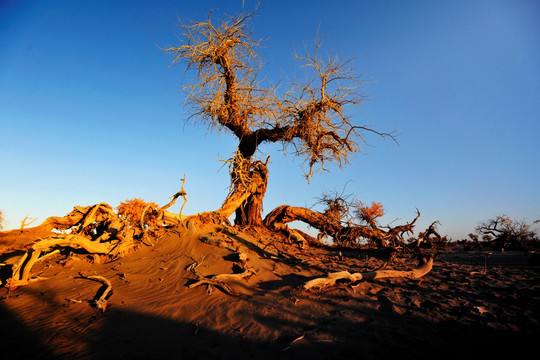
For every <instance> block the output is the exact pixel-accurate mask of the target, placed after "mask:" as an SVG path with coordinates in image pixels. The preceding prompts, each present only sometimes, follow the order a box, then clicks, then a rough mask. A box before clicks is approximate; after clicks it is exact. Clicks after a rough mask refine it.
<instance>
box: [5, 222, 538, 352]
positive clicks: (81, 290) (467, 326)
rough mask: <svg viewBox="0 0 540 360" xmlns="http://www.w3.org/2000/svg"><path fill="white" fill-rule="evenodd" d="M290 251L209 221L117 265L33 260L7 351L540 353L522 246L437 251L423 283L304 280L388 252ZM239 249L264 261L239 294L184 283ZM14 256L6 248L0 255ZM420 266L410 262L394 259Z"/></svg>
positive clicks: (227, 267) (229, 260)
mask: <svg viewBox="0 0 540 360" xmlns="http://www.w3.org/2000/svg"><path fill="white" fill-rule="evenodd" d="M0 240H1V239H0ZM292 248H294V246H293V247H292ZM284 249H285V248H284V247H283V245H282V242H281V240H280V239H278V238H272V237H271V236H267V235H261V234H258V233H256V232H249V233H243V232H241V233H237V232H229V231H227V230H226V229H220V228H215V227H206V228H192V229H190V231H188V232H183V233H182V235H181V236H180V234H177V233H170V234H169V235H167V236H165V237H163V238H161V239H160V240H159V242H158V243H157V244H156V245H154V246H150V247H143V248H141V249H140V250H138V251H136V252H134V253H131V254H129V255H127V256H125V257H123V258H121V259H118V260H115V261H112V262H108V263H94V262H93V261H89V259H87V258H85V257H84V256H82V255H71V256H66V255H60V254H59V255H57V256H54V257H51V258H49V259H48V260H45V261H43V262H42V263H39V264H37V265H36V266H35V267H34V269H33V270H32V273H33V275H34V276H40V277H43V278H46V279H43V280H40V281H36V282H33V283H31V284H29V285H27V286H24V287H21V288H18V289H16V290H14V291H11V292H8V291H7V289H5V288H1V289H0V319H1V321H0V336H1V337H0V339H1V347H0V348H1V354H2V355H1V356H2V358H3V359H19V358H21V359H23V358H24V359H26V358H28V359H49V358H51V359H52V358H54V359H122V358H124V359H276V358H294V359H398V358H399V359H427V358H431V359H433V358H437V357H441V356H442V357H443V358H445V359H446V358H452V357H455V358H459V359H467V358H479V356H481V358H486V357H491V356H494V355H497V356H498V357H501V356H511V358H512V359H515V358H518V357H520V356H524V355H525V354H528V352H529V351H531V350H533V351H535V352H536V353H537V352H538V350H537V349H538V346H537V341H539V340H540V325H539V321H540V281H539V280H540V266H538V265H531V264H529V262H528V254H526V253H492V254H490V253H488V252H467V253H465V252H461V251H459V250H456V251H453V252H449V253H445V254H442V255H440V256H438V257H437V258H436V260H435V265H434V268H433V270H432V271H431V272H430V273H429V274H427V275H426V276H425V277H423V278H421V279H418V280H412V279H382V280H373V281H370V282H360V283H358V284H354V285H352V286H351V285H340V286H338V287H336V288H332V289H327V290H324V291H306V290H303V289H302V287H301V285H302V284H304V283H305V282H306V281H308V280H310V279H312V278H314V277H316V276H324V275H326V273H327V272H328V271H337V270H349V271H365V270H371V269H374V268H376V267H378V266H381V265H382V264H383V263H384V261H383V260H379V259H377V258H374V257H369V256H367V255H366V254H362V253H358V252H354V251H347V252H346V251H342V253H341V254H340V253H339V252H338V251H336V250H332V249H318V248H316V249H313V248H309V249H304V250H299V249H298V250H296V251H295V253H296V255H295V257H296V258H293V257H292V256H289V255H286V253H284V252H283V251H282V250H284ZM290 249H291V246H289V251H288V252H291V251H290ZM237 253H244V254H246V255H247V257H248V260H247V266H248V267H249V268H250V269H253V270H255V272H256V274H255V275H253V276H252V277H250V278H249V279H247V280H241V281H237V282H231V283H230V284H229V285H230V286H231V288H233V289H234V290H235V291H237V292H238V293H240V295H239V296H231V295H227V294H225V293H224V292H222V291H220V289H218V288H216V287H209V286H204V285H203V286H198V287H194V288H188V287H187V286H186V285H189V284H192V283H193V282H194V281H195V279H196V275H195V274H194V272H193V271H192V270H191V269H193V268H195V271H196V272H197V274H198V275H199V276H208V275H215V274H221V273H232V272H233V269H234V266H235V265H234V263H235V260H236V257H237V256H236V254H237ZM18 256H20V254H18ZM16 260H17V256H12V257H8V256H6V255H4V257H3V258H2V259H0V262H5V263H7V264H10V263H13V262H15V261H16ZM190 265H191V267H190ZM412 266H414V264H413V262H412V260H405V259H395V260H393V261H391V263H390V267H392V268H397V269H400V268H403V269H405V268H410V267H412ZM4 268H6V267H4ZM4 271H5V269H4ZM94 274H98V275H101V276H104V277H106V278H108V279H109V280H110V281H111V283H112V286H113V293H112V296H111V297H110V298H109V301H108V303H109V307H108V309H107V311H105V312H98V311H96V310H95V309H94V308H93V307H92V306H91V300H92V299H93V298H94V297H95V296H96V294H98V293H99V291H100V289H101V288H102V284H100V283H99V282H95V281H91V280H89V279H86V278H84V277H81V275H82V276H89V275H94ZM533 354H534V353H533ZM530 356H531V355H528V356H527V358H529V357H530Z"/></svg>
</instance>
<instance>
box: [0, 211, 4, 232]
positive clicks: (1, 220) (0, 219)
mask: <svg viewBox="0 0 540 360" xmlns="http://www.w3.org/2000/svg"><path fill="white" fill-rule="evenodd" d="M3 225H4V214H3V213H2V210H0V230H1V229H2V227H3Z"/></svg>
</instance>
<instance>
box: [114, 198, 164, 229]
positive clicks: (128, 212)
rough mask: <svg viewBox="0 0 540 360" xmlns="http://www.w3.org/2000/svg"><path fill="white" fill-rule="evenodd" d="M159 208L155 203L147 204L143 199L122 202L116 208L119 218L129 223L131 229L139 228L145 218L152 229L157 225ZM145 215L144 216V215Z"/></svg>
mask: <svg viewBox="0 0 540 360" xmlns="http://www.w3.org/2000/svg"><path fill="white" fill-rule="evenodd" d="M158 208H159V205H158V204H156V203H155V202H152V201H150V202H146V201H144V200H142V199H138V198H135V199H131V200H126V201H122V202H121V203H120V205H118V207H117V208H116V212H117V213H118V217H119V218H120V219H121V220H124V221H126V222H127V223H128V225H129V226H130V227H139V226H140V224H141V220H142V219H143V216H145V223H146V225H148V226H150V227H155V226H156V225H157V218H156V215H157V214H155V210H156V209H158ZM143 214H144V215H143Z"/></svg>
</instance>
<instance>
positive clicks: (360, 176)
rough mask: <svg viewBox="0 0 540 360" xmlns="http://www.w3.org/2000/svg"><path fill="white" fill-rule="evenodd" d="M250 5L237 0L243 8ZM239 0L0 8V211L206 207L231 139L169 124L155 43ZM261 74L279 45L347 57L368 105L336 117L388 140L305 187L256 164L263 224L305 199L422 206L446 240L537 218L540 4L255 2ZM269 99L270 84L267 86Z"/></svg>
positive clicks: (5, 4) (13, 218) (288, 173)
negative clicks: (178, 203) (333, 195)
mask: <svg viewBox="0 0 540 360" xmlns="http://www.w3.org/2000/svg"><path fill="white" fill-rule="evenodd" d="M246 3H247V4H246V7H247V8H248V9H250V8H252V6H253V2H250V1H247V2H246ZM240 8H241V1H240V0H239V1H236V2H234V1H210V0H202V1H136V0H132V1H24V0H23V1H5V0H4V1H1V2H0V169H1V170H0V174H1V175H0V209H1V210H2V211H3V212H4V214H5V216H6V220H7V222H6V224H5V225H6V226H5V228H7V229H9V228H16V227H18V226H19V225H20V221H21V220H22V218H23V217H24V216H26V215H29V216H30V217H33V218H37V219H38V220H37V221H36V223H38V222H41V221H43V220H45V218H46V217H48V216H53V215H54V216H60V215H64V214H66V213H67V212H69V211H71V210H72V208H73V206H76V205H92V204H96V203H99V202H107V203H109V204H110V205H112V206H117V205H118V203H119V202H120V201H122V200H125V199H128V198H134V197H139V198H143V199H145V200H152V201H155V202H157V203H160V204H164V203H166V202H167V201H168V197H169V196H170V195H172V194H174V193H175V192H176V191H178V190H179V187H180V179H181V178H182V176H183V175H184V174H186V179H187V180H186V186H185V187H186V190H187V191H188V199H189V201H188V203H187V205H186V208H185V209H184V213H185V214H187V213H195V212H199V211H204V210H212V209H216V208H218V207H219V206H220V204H221V202H222V201H223V200H224V198H225V195H226V193H227V186H228V183H229V179H228V173H227V169H226V168H222V165H223V164H222V163H221V162H220V161H219V159H220V158H222V159H224V158H228V157H229V156H230V154H231V153H232V152H234V150H235V146H236V141H235V139H234V138H233V137H231V136H230V135H227V134H221V135H219V136H218V135H216V134H215V133H207V131H206V128H205V127H204V126H201V125H191V124H190V123H189V122H186V119H187V117H188V116H189V114H188V113H187V112H186V109H184V106H183V104H184V95H183V93H182V92H181V91H180V87H181V86H182V85H183V84H184V83H185V81H186V80H188V79H189V78H190V76H191V75H190V74H189V73H187V74H186V73H185V71H184V68H183V67H182V66H172V67H170V66H169V62H170V57H169V56H168V55H166V54H164V53H163V52H162V51H161V50H160V49H159V48H158V46H168V45H175V44H178V39H177V37H176V36H177V34H178V31H179V28H178V26H177V25H178V17H180V18H182V19H193V20H201V19H204V18H205V17H206V16H207V14H208V10H210V9H218V10H217V11H216V12H215V16H214V18H215V19H216V20H217V19H218V18H219V17H220V14H222V13H223V12H226V13H233V14H234V13H236V12H238V11H239V10H240ZM252 28H253V32H254V35H255V37H257V38H263V39H265V41H264V43H263V44H264V48H262V49H261V51H260V53H261V55H262V56H263V58H264V60H265V61H266V62H267V63H268V66H267V68H266V70H265V71H266V72H265V75H266V77H267V78H268V79H271V80H276V81H277V80H279V79H280V78H283V79H286V78H287V77H294V76H295V74H299V72H298V70H297V69H296V66H297V65H298V63H297V62H295V60H294V58H293V53H294V50H295V49H297V50H301V49H302V48H303V46H304V44H311V43H312V41H313V39H314V37H315V35H316V34H317V31H318V29H319V31H320V33H321V34H322V35H323V37H324V39H325V42H324V50H325V51H327V52H329V53H331V54H337V55H338V56H339V57H340V58H347V57H356V60H355V62H354V67H355V70H356V72H357V73H358V74H362V77H363V78H364V79H365V80H368V84H367V85H366V87H365V88H364V89H363V92H364V93H365V94H367V95H369V96H370V98H371V99H370V100H369V101H368V102H366V103H365V104H364V106H363V107H362V109H359V110H354V111H353V112H352V113H351V115H353V116H354V117H355V119H357V121H358V123H360V124H373V125H375V126H376V128H377V129H379V130H382V131H392V130H397V131H398V132H399V133H400V136H399V138H398V141H399V146H397V145H396V144H394V143H393V142H391V141H388V140H387V141H382V140H381V139H379V138H377V137H373V136H369V135H368V136H367V140H368V141H369V142H370V144H371V147H369V148H367V149H366V152H365V153H364V154H361V155H358V156H356V157H355V158H354V159H353V160H352V161H351V164H350V165H349V166H347V167H345V168H344V169H343V170H340V169H339V168H336V167H331V168H330V169H331V173H319V174H318V175H316V176H315V177H314V178H313V179H312V181H311V183H310V184H307V182H306V181H305V179H304V177H303V175H304V173H305V171H306V168H305V167H303V163H302V161H301V159H294V158H293V157H292V156H287V157H284V156H283V155H282V154H281V153H280V152H279V150H280V146H279V145H265V146H263V147H261V152H260V153H259V156H260V157H262V158H264V156H265V154H270V155H271V164H270V182H269V187H268V192H267V197H266V200H265V203H264V210H265V214H266V213H267V212H268V211H270V210H271V209H273V208H274V207H276V206H278V205H281V204H290V205H296V206H311V205H312V204H313V203H315V201H316V197H318V196H320V194H321V192H322V191H325V190H326V191H332V190H338V191H341V190H342V189H345V193H354V194H355V195H356V196H357V197H358V198H360V199H361V200H363V201H364V202H367V203H370V202H371V201H377V202H381V203H382V204H383V205H384V206H385V209H386V211H387V215H386V216H385V217H384V218H383V219H382V222H383V223H389V222H392V221H394V220H395V219H398V220H396V222H394V224H398V223H400V222H404V221H408V220H410V219H412V218H413V217H414V215H415V208H418V209H419V210H420V211H421V213H422V218H421V221H420V222H419V224H418V226H417V230H423V229H424V228H425V227H427V226H428V225H429V224H430V223H431V222H432V221H434V220H439V221H440V222H441V223H442V227H440V230H441V232H442V233H445V234H449V235H450V236H451V237H452V238H454V239H459V238H462V237H464V236H466V234H467V233H469V232H471V231H473V230H474V227H475V226H476V225H477V223H478V222H479V221H481V220H485V219H487V218H489V217H492V216H495V215H498V214H501V213H506V214H507V215H509V216H511V217H513V218H516V219H520V220H521V219H525V220H527V221H530V222H532V221H534V220H536V219H539V218H540V150H539V149H540V147H539V140H538V139H539V135H540V40H539V39H540V2H538V1H536V0H531V1H525V0H506V1H499V0H490V1H475V0H465V1H460V0H452V1H352V0H350V1H340V0H336V1H332V2H329V1H320V0H310V1H291V0H288V1H275V0H274V1H268V0H266V1H265V0H263V1H261V4H260V7H259V11H258V13H257V17H256V18H255V19H254V20H253V22H252ZM283 86H284V88H286V81H284V82H283Z"/></svg>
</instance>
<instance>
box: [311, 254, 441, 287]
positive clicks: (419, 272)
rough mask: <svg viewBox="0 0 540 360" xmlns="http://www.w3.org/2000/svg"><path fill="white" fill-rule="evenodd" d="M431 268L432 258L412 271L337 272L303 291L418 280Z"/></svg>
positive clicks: (317, 279)
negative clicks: (377, 281)
mask: <svg viewBox="0 0 540 360" xmlns="http://www.w3.org/2000/svg"><path fill="white" fill-rule="evenodd" d="M432 267H433V258H430V259H429V260H428V261H427V262H426V263H425V264H424V265H422V266H420V267H418V268H416V269H414V270H405V271H401V270H375V271H369V272H364V273H353V274H351V273H350V272H348V271H339V272H334V273H330V274H328V276H326V277H324V278H316V279H313V280H310V281H308V282H307V283H305V284H304V289H306V290H311V289H324V288H327V287H331V286H335V285H336V283H340V282H346V283H355V282H358V281H361V280H374V279H382V278H409V279H418V278H421V277H422V276H424V275H426V274H427V273H428V272H430V271H431V269H432Z"/></svg>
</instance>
